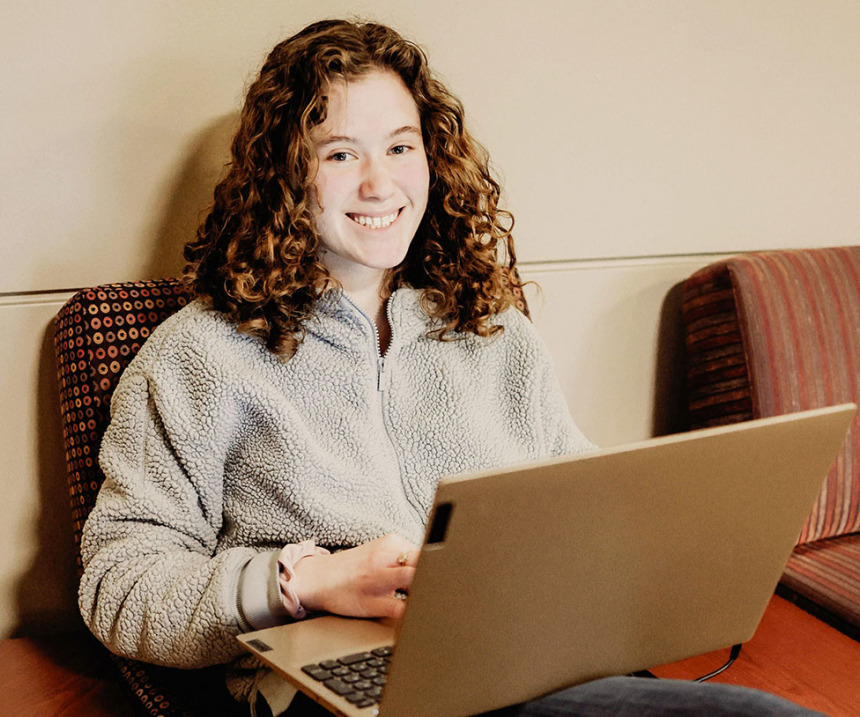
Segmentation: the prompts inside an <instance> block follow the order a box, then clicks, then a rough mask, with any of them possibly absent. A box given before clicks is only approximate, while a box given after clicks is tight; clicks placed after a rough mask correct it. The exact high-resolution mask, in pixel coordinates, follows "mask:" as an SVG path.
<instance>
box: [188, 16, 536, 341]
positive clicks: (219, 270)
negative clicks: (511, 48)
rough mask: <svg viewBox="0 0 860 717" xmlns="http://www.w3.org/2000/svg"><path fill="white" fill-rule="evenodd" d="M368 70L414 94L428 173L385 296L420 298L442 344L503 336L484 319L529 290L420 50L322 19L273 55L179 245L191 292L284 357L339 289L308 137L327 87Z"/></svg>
mask: <svg viewBox="0 0 860 717" xmlns="http://www.w3.org/2000/svg"><path fill="white" fill-rule="evenodd" d="M373 70H387V71H391V72H394V73H395V74H397V75H398V76H399V77H400V78H401V79H402V81H403V83H404V85H405V86H406V88H407V89H408V90H409V92H410V93H411V95H412V98H413V100H414V101H415V104H416V105H417V108H418V113H419V116H420V117H421V131H422V135H423V140H424V146H425V151H426V154H427V161H428V164H429V168H430V189H429V198H428V204H427V210H426V212H425V215H424V217H423V219H422V222H421V224H420V226H419V228H418V230H417V232H416V235H415V237H414V239H413V240H412V243H411V245H410V248H409V251H408V253H407V256H406V258H405V259H404V261H403V262H402V263H401V264H400V265H399V266H397V267H395V268H394V269H393V270H391V271H390V272H388V275H387V277H386V278H387V282H386V286H385V289H386V291H387V292H388V293H389V294H390V292H392V291H393V290H394V289H396V288H398V287H401V286H411V287H413V288H416V289H421V290H422V306H423V308H424V309H425V311H427V313H428V314H429V315H430V316H432V317H434V318H436V319H439V320H441V324H440V325H441V328H439V329H438V330H437V331H436V332H435V335H436V336H437V338H439V339H442V340H445V339H449V338H452V337H453V336H454V335H456V334H457V333H458V332H465V333H473V334H477V335H479V336H489V335H491V334H493V333H495V332H496V331H498V330H499V329H500V327H499V326H498V325H497V324H495V323H494V322H492V321H490V317H491V316H492V315H494V314H497V313H499V312H500V311H503V310H504V309H505V308H507V307H508V306H510V305H511V304H512V303H515V302H516V294H518V293H521V284H520V282H519V279H518V278H517V274H516V271H515V265H516V255H515V252H514V247H513V239H512V237H511V228H512V226H513V217H512V216H511V214H510V213H508V212H506V211H504V210H502V209H500V208H499V185H498V184H497V182H496V181H495V180H494V179H493V178H492V177H491V175H490V171H489V159H488V156H487V153H486V151H485V150H484V149H483V148H482V147H481V146H480V145H479V144H478V143H477V142H476V141H475V140H474V139H473V138H472V137H471V136H470V134H469V133H468V132H467V130H466V128H465V125H464V117H463V107H462V105H461V103H460V102H459V100H457V99H456V98H455V97H454V96H453V95H451V93H450V92H448V90H447V89H446V88H445V87H444V85H442V83H441V82H440V81H438V80H437V79H435V78H434V77H433V76H432V74H431V72H430V68H429V66H428V63H427V58H426V56H425V55H424V53H423V52H422V50H421V49H420V48H419V47H418V46H416V45H415V44H413V43H412V42H409V41H407V40H405V39H403V38H402V37H401V36H400V35H399V34H397V33H396V32H395V31H394V30H392V29H391V28H389V27H386V26H384V25H379V24H375V23H353V22H347V21H343V20H326V21H321V22H316V23H313V24H312V25H309V26H308V27H306V28H305V29H303V30H302V31H301V32H299V33H297V34H296V35H294V36H293V37H291V38H289V39H287V40H284V41H283V42H281V43H280V44H278V45H277V46H275V48H274V49H273V50H272V52H271V53H270V54H269V56H268V58H267V59H266V61H265V63H264V64H263V67H262V69H261V70H260V75H259V77H258V78H257V79H256V80H255V81H254V82H253V83H252V84H251V86H250V88H249V89H248V92H247V95H246V98H245V105H244V108H243V110H242V114H241V120H240V125H239V129H238V131H237V133H236V136H235V137H234V139H233V143H232V147H231V150H232V159H231V162H230V164H229V165H228V171H227V174H226V176H225V177H224V179H223V180H221V181H220V182H219V183H218V185H217V186H216V188H215V198H214V205H213V207H212V209H211V210H210V212H209V214H208V216H207V217H206V218H205V220H204V221H203V222H202V223H201V225H200V227H199V228H198V230H197V237H196V240H194V241H192V242H189V244H187V245H186V247H185V259H186V261H187V262H188V264H187V266H186V267H185V281H186V283H187V284H188V285H189V286H190V287H191V288H192V290H193V291H194V293H195V294H196V295H197V296H198V297H200V298H203V299H204V300H206V301H208V302H209V303H210V304H211V305H212V306H213V307H214V308H216V309H218V310H220V311H222V312H224V313H225V314H226V315H227V316H228V318H230V319H232V320H233V321H234V322H236V323H237V324H238V327H239V330H241V331H244V332H247V333H249V334H252V335H255V336H258V337H260V338H261V339H262V340H263V341H264V342H265V344H266V346H267V347H268V348H269V349H270V350H271V351H273V352H275V353H276V354H278V355H281V356H283V357H290V356H292V355H293V354H294V353H295V351H296V349H297V348H298V345H299V344H300V342H301V341H302V339H303V338H304V324H305V322H306V321H307V320H308V319H309V318H310V317H311V316H312V315H313V311H314V302H315V301H316V300H317V298H318V297H319V295H320V294H321V293H322V292H323V291H325V290H327V289H329V288H332V287H333V286H336V285H337V282H336V281H335V280H334V278H333V277H332V276H331V275H330V274H329V272H328V271H327V269H326V268H325V266H324V265H323V264H322V262H321V261H320V259H319V248H320V239H319V236H318V235H317V232H316V230H315V226H314V216H315V209H316V207H315V204H314V201H313V198H312V197H313V193H312V185H313V181H314V174H315V167H316V164H315V162H316V150H315V147H314V144H313V142H312V140H311V131H312V130H313V128H314V127H316V126H317V125H319V124H321V123H322V122H323V121H324V120H325V118H326V111H327V97H326V91H327V87H328V85H329V83H331V82H332V81H334V80H340V79H342V80H350V79H356V78H360V77H361V76H363V75H365V74H367V73H368V72H371V71H373Z"/></svg>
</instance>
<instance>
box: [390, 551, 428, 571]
mask: <svg viewBox="0 0 860 717" xmlns="http://www.w3.org/2000/svg"><path fill="white" fill-rule="evenodd" d="M420 555H421V551H420V550H419V549H418V548H415V547H413V548H411V549H404V550H401V551H400V552H399V553H397V557H396V558H395V560H394V565H396V566H398V567H401V568H403V567H410V568H414V567H415V566H416V565H418V557H419V556H420Z"/></svg>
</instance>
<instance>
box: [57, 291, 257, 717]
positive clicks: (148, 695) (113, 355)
mask: <svg viewBox="0 0 860 717" xmlns="http://www.w3.org/2000/svg"><path fill="white" fill-rule="evenodd" d="M189 298H190V297H189V295H188V294H187V292H186V290H185V288H184V287H183V286H182V284H181V283H180V282H179V280H177V279H161V280H157V281H134V282H127V283H122V284H107V285H104V286H97V287H94V288H92V289H84V290H82V291H79V292H78V293H77V294H75V295H74V296H73V297H72V298H71V299H69V301H68V302H67V303H66V304H65V306H63V308H62V309H60V312H59V313H58V314H57V317H56V320H55V333H54V347H55V351H56V358H57V368H58V372H59V391H60V407H61V412H62V423H63V440H64V444H65V450H66V463H67V468H68V483H69V496H70V499H71V506H72V523H73V529H74V539H75V545H76V548H77V551H76V556H77V557H76V559H77V567H78V574H79V575H80V574H81V573H82V572H83V566H82V564H81V554H80V545H81V533H82V531H83V527H84V523H85V522H86V519H87V516H88V515H89V513H90V510H92V507H93V505H94V504H95V500H96V496H97V495H98V491H99V487H100V486H101V484H102V481H103V480H104V474H103V473H102V471H101V469H100V468H99V464H98V453H99V447H100V445H101V440H102V435H103V434H104V431H105V429H106V428H107V426H108V423H109V422H110V401H111V396H112V395H113V391H114V389H115V388H116V385H117V382H118V381H119V377H120V375H121V374H122V372H123V370H124V369H125V367H126V366H127V365H128V364H129V362H130V361H131V360H132V359H133V358H134V356H135V355H136V354H137V352H138V351H139V350H140V347H141V346H142V345H143V342H144V341H146V339H147V337H148V336H149V335H150V334H151V333H152V331H153V330H154V329H155V328H156V326H158V325H159V324H160V323H161V322H162V321H164V319H166V318H167V317H168V316H170V315H171V314H173V313H174V312H176V311H178V310H179V309H180V308H182V307H183V306H184V305H185V304H186V303H187V302H188V300H189ZM111 658H112V661H113V663H114V664H115V666H116V667H117V669H118V670H119V672H120V674H121V676H122V683H123V684H124V685H125V687H126V688H127V691H128V693H129V694H128V696H129V698H130V701H131V702H132V703H133V704H135V705H136V706H137V708H138V711H139V712H140V713H142V714H145V715H151V716H152V717H180V716H181V717H197V716H198V715H199V716H200V717H202V716H203V715H215V714H217V715H240V714H243V711H242V708H241V707H240V705H238V703H236V702H235V701H234V700H233V699H232V697H230V695H229V693H228V692H227V689H226V687H225V684H224V673H223V668H221V667H220V666H218V667H211V668H206V669H202V670H173V669H170V668H165V667H158V666H155V665H149V664H145V663H143V662H138V661H136V660H130V659H127V658H124V657H119V656H117V655H111Z"/></svg>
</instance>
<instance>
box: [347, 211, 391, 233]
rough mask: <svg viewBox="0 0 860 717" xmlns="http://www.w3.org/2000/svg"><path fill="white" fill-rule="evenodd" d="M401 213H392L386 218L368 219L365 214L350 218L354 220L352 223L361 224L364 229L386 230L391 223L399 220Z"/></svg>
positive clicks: (354, 215) (350, 216)
mask: <svg viewBox="0 0 860 717" xmlns="http://www.w3.org/2000/svg"><path fill="white" fill-rule="evenodd" d="M399 213H400V212H399V211H397V212H392V213H391V214H389V215H388V216H385V217H367V216H364V215H363V214H350V215H349V218H350V219H352V221H354V222H356V223H358V224H361V226H363V227H368V228H370V229H385V228H386V227H388V226H390V225H391V222H393V221H394V220H395V219H397V215H398V214H399Z"/></svg>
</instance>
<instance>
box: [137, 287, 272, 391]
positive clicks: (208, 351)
mask: <svg viewBox="0 0 860 717" xmlns="http://www.w3.org/2000/svg"><path fill="white" fill-rule="evenodd" d="M242 346H247V347H248V348H249V349H250V350H251V351H253V352H256V353H259V352H260V350H261V349H262V351H263V352H265V347H263V345H262V342H260V341H259V340H258V339H255V338H254V337H251V336H249V335H247V334H243V333H241V332H239V330H238V328H237V326H236V324H235V323H233V322H232V321H230V320H229V319H227V317H226V316H225V315H224V314H223V313H221V312H220V311H216V310H215V309H212V308H211V307H209V306H208V305H207V304H206V303H204V302H203V301H200V300H199V299H198V300H195V301H192V302H191V303H189V304H188V305H187V306H185V307H183V308H182V309H180V310H179V311H177V312H176V313H175V314H173V315H172V316H170V317H168V318H167V319H165V320H164V322H162V323H161V324H160V325H159V326H158V327H157V328H156V329H155V330H154V331H153V332H152V335H151V336H150V337H149V338H148V339H147V341H146V343H144V345H143V346H142V347H141V349H140V352H139V353H138V355H137V356H136V357H135V359H134V361H132V362H131V364H130V365H129V369H128V372H129V373H138V374H144V375H146V376H147V377H150V378H152V377H154V376H155V375H157V374H163V373H164V372H168V373H174V372H180V373H184V372H187V371H189V370H196V369H201V368H205V369H206V370H209V371H211V370H214V369H215V367H217V366H218V365H219V364H220V363H222V362H224V361H228V360H229V359H230V358H231V357H232V356H235V354H236V352H237V351H239V352H241V347H242Z"/></svg>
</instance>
